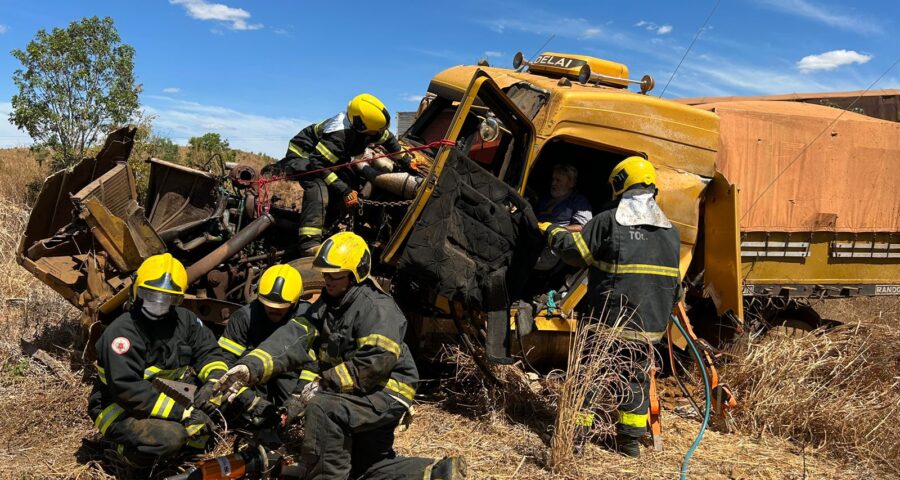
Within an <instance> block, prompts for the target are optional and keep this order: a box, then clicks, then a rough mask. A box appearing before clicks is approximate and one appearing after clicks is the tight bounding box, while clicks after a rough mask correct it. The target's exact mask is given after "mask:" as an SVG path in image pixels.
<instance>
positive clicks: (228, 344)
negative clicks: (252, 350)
mask: <svg viewBox="0 0 900 480" xmlns="http://www.w3.org/2000/svg"><path fill="white" fill-rule="evenodd" d="M219 346H220V347H222V350H225V351H226V352H231V353H233V354H235V355H237V356H239V357H240V356H241V355H243V354H244V352H246V351H247V347H245V346H243V345H241V344H240V343H237V342H235V341H234V340H232V339H230V338H227V337H219Z"/></svg>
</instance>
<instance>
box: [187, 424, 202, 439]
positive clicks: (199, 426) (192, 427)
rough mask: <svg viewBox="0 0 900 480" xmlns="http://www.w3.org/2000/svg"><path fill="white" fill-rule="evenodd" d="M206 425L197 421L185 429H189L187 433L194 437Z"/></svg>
mask: <svg viewBox="0 0 900 480" xmlns="http://www.w3.org/2000/svg"><path fill="white" fill-rule="evenodd" d="M205 426H206V425H204V424H202V423H197V424H194V425H188V426H186V427H184V429H185V430H187V434H188V436H189V437H193V436H194V435H196V434H197V433H198V432H200V430H203V427H205Z"/></svg>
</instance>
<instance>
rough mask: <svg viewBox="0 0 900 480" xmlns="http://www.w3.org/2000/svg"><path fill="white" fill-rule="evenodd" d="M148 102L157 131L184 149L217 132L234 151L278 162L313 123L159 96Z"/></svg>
mask: <svg viewBox="0 0 900 480" xmlns="http://www.w3.org/2000/svg"><path fill="white" fill-rule="evenodd" d="M144 101H145V102H151V103H152V104H147V105H145V107H144V108H145V110H146V112H147V113H148V114H151V115H153V116H154V117H155V119H154V121H153V128H154V130H155V131H156V132H158V133H159V134H160V135H162V136H165V137H168V138H170V139H172V140H173V141H174V142H176V143H179V144H182V145H183V144H185V143H187V141H188V139H189V138H190V137H195V136H199V135H203V134H204V133H208V132H214V133H218V134H220V135H222V137H223V138H225V139H226V140H228V143H229V144H230V145H231V146H232V147H234V148H239V149H241V150H246V151H250V152H263V153H266V154H268V155H271V156H273V157H276V158H281V156H282V155H284V152H285V148H286V146H287V141H288V140H290V139H291V137H293V136H294V135H295V134H296V133H297V132H299V131H300V129H302V128H303V127H305V126H307V125H309V124H310V123H312V122H311V121H308V120H305V119H302V118H289V117H267V116H265V115H258V114H255V113H247V112H241V111H238V110H234V109H232V108H228V107H222V106H218V105H205V104H201V103H197V102H190V101H186V100H178V99H174V98H171V97H165V96H159V95H147V96H145V97H144Z"/></svg>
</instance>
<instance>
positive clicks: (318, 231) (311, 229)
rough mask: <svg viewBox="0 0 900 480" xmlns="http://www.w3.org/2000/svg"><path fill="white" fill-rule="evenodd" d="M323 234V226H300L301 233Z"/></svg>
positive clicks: (310, 234)
mask: <svg viewBox="0 0 900 480" xmlns="http://www.w3.org/2000/svg"><path fill="white" fill-rule="evenodd" d="M321 234H322V229H321V228H316V227H300V235H309V236H314V235H321Z"/></svg>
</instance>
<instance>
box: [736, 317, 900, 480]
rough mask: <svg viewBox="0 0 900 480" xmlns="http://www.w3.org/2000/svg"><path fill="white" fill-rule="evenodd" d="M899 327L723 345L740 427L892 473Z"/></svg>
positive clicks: (896, 468) (877, 325) (899, 419)
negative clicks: (730, 357)
mask: <svg viewBox="0 0 900 480" xmlns="http://www.w3.org/2000/svg"><path fill="white" fill-rule="evenodd" d="M898 345H900V330H898V325H897V324H896V321H895V319H894V320H887V319H884V321H877V320H876V321H875V322H872V323H863V322H860V321H857V322H855V323H851V324H845V325H843V326H841V327H838V328H836V329H834V330H831V331H827V332H824V333H820V334H810V335H805V336H803V337H800V338H787V339H786V338H774V337H772V338H752V339H744V341H743V342H741V343H739V344H737V345H735V346H733V347H732V349H731V352H730V353H731V355H733V358H735V359H736V360H734V361H733V362H731V363H730V364H729V365H728V366H727V367H726V368H725V369H724V372H723V374H724V376H725V378H726V379H727V380H728V381H729V382H730V383H731V385H732V386H733V387H734V389H735V391H736V392H738V395H739V401H740V407H739V409H738V410H737V411H736V412H734V420H735V421H736V423H737V425H738V427H739V428H740V431H741V432H747V433H751V432H752V433H756V434H772V435H776V436H781V437H784V438H787V439H789V440H791V441H792V442H794V443H796V444H799V445H801V446H803V447H805V448H809V449H812V450H820V451H822V452H823V453H825V454H827V455H829V456H832V457H835V458H837V459H841V460H842V461H844V462H847V464H854V465H856V466H858V467H863V468H864V469H866V470H872V471H875V472H880V473H881V474H884V475H887V476H895V477H894V478H897V477H900V442H898V441H897V439H898V438H900V354H898V349H897V348H898V347H897V346H898Z"/></svg>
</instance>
